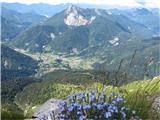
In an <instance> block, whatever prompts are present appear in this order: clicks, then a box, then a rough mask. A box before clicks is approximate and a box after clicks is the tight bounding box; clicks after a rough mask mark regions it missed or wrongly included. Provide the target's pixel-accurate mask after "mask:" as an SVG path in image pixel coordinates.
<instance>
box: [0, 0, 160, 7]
mask: <svg viewBox="0 0 160 120" xmlns="http://www.w3.org/2000/svg"><path fill="white" fill-rule="evenodd" d="M1 2H19V3H26V4H31V3H40V2H42V3H49V4H59V3H89V4H96V5H100V4H101V5H105V4H106V5H116V6H129V7H135V6H137V7H138V6H141V4H140V3H139V2H144V3H145V6H147V7H158V5H160V0H1Z"/></svg>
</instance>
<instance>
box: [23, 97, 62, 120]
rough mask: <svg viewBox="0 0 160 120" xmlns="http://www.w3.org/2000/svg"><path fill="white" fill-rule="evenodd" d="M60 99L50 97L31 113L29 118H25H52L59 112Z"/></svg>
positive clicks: (46, 119) (47, 119) (33, 119)
mask: <svg viewBox="0 0 160 120" xmlns="http://www.w3.org/2000/svg"><path fill="white" fill-rule="evenodd" d="M59 102H60V100H56V99H50V100H48V101H47V102H45V103H44V104H43V105H42V106H40V107H39V108H38V110H37V111H36V112H35V113H34V114H33V116H32V118H31V119H26V120H40V119H44V120H54V119H55V118H56V117H57V116H58V113H59V108H58V104H59Z"/></svg>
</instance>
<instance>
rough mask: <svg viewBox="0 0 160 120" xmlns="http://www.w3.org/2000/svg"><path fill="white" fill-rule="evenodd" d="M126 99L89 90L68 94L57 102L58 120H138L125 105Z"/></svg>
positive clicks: (113, 94) (134, 113) (114, 94)
mask: <svg viewBox="0 0 160 120" xmlns="http://www.w3.org/2000/svg"><path fill="white" fill-rule="evenodd" d="M125 103H126V101H125V100H124V99H123V97H122V96H121V95H119V94H117V93H114V92H113V93H111V94H110V95H108V96H107V95H106V94H105V93H104V92H101V93H99V92H97V91H95V90H91V91H89V92H81V93H77V94H74V95H71V96H68V99H67V100H64V101H61V102H60V104H59V109H60V114H59V119H60V120H68V119H70V120H88V119H89V120H111V119H114V120H128V119H132V120H139V117H138V116H137V115H136V112H135V111H133V112H132V110H130V109H129V108H127V107H125Z"/></svg>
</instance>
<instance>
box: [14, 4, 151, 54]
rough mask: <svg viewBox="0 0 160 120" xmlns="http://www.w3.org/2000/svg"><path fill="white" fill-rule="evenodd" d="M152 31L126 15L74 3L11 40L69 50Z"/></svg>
mask: <svg viewBox="0 0 160 120" xmlns="http://www.w3.org/2000/svg"><path fill="white" fill-rule="evenodd" d="M152 35H153V33H152V32H151V31H150V30H149V29H147V28H146V27H145V26H144V25H142V24H139V23H136V22H134V21H132V20H130V19H128V18H127V17H125V16H124V15H116V14H113V13H110V12H108V11H106V10H101V9H82V8H79V7H75V6H72V7H69V8H68V9H66V10H64V11H62V12H60V13H58V14H56V15H54V16H53V17H51V18H49V19H47V20H46V21H45V22H43V23H42V24H39V25H37V26H34V27H32V28H30V29H28V30H26V31H24V32H22V33H21V34H20V35H18V36H17V37H16V38H15V39H14V40H13V43H12V44H13V45H14V46H16V47H19V48H24V49H27V50H28V51H32V52H35V51H36V52H42V51H45V50H44V49H45V48H50V49H49V51H53V50H55V51H61V52H69V51H72V49H73V48H76V49H77V50H82V49H85V48H87V47H90V46H93V45H97V44H99V43H103V42H108V44H110V42H111V41H114V40H115V39H117V40H118V41H121V42H122V41H125V40H127V39H130V38H134V39H144V38H149V37H151V36H152ZM117 40H116V41H117ZM109 41H110V42H109ZM66 43H67V44H66ZM113 44H114V43H113ZM115 44H116V43H115ZM117 44H119V43H117Z"/></svg>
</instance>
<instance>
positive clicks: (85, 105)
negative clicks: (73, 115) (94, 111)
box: [83, 104, 91, 109]
mask: <svg viewBox="0 0 160 120" xmlns="http://www.w3.org/2000/svg"><path fill="white" fill-rule="evenodd" d="M90 108H91V105H89V104H83V109H90Z"/></svg>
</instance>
